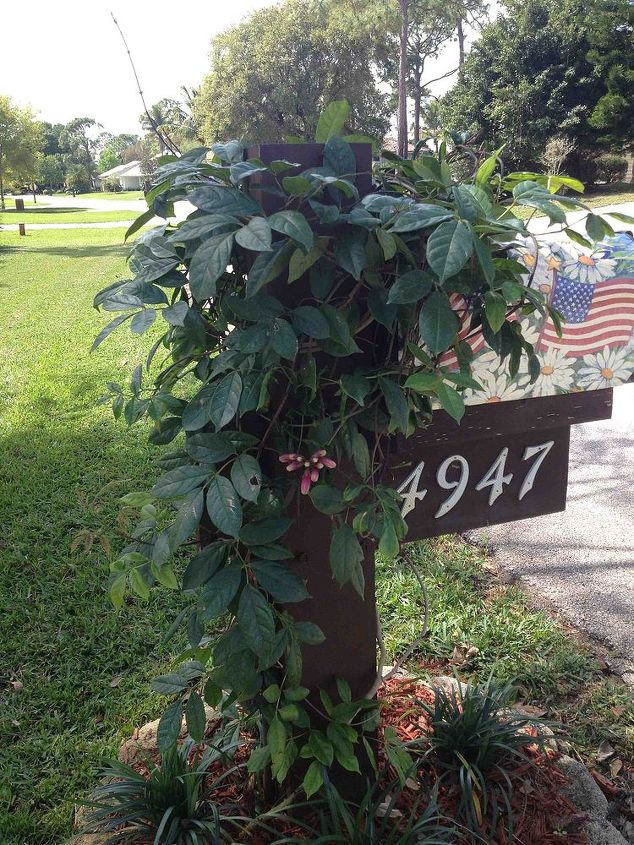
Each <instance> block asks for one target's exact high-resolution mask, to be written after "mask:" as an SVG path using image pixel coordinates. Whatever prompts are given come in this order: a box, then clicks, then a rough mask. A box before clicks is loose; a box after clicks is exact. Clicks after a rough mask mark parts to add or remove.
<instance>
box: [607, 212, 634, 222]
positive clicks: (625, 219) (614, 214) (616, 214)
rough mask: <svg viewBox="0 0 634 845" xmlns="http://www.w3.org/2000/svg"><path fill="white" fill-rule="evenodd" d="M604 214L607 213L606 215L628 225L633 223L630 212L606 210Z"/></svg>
mask: <svg viewBox="0 0 634 845" xmlns="http://www.w3.org/2000/svg"><path fill="white" fill-rule="evenodd" d="M604 214H607V215H608V217H614V218H616V219H617V220H619V221H620V222H621V223H627V224H628V225H631V224H632V223H634V217H632V215H631V214H622V213H621V212H620V211H606V212H604Z"/></svg>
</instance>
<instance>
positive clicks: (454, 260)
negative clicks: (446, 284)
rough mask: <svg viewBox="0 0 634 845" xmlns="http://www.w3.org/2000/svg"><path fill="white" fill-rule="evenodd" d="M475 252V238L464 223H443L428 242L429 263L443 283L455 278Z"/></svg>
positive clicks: (451, 221)
mask: <svg viewBox="0 0 634 845" xmlns="http://www.w3.org/2000/svg"><path fill="white" fill-rule="evenodd" d="M472 252H473V237H472V236H471V232H470V231H469V229H468V228H467V227H466V226H465V224H464V223H462V222H459V221H456V220H450V221H448V222H447V223H442V224H441V225H440V226H439V227H438V228H437V229H435V230H434V231H433V232H432V233H431V235H430V236H429V240H428V241H427V261H428V263H429V266H430V267H431V269H432V270H433V271H434V272H435V273H436V275H437V276H438V278H439V279H440V280H441V282H442V281H444V280H445V279H448V278H450V277H451V276H455V275H456V273H458V272H459V271H460V270H462V268H463V267H464V265H465V264H466V263H467V260H468V259H469V256H470V255H471V253H472Z"/></svg>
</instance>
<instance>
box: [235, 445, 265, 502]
mask: <svg viewBox="0 0 634 845" xmlns="http://www.w3.org/2000/svg"><path fill="white" fill-rule="evenodd" d="M231 481H232V482H233V486H234V487H235V488H236V490H237V491H238V493H239V495H240V496H242V498H243V499H245V500H246V501H247V502H256V501H257V498H258V496H259V495H260V489H261V486H262V470H261V469H260V464H259V463H258V462H257V461H256V459H255V458H254V457H252V456H251V455H247V454H246V453H243V454H242V455H238V457H237V458H236V459H235V461H234V462H233V463H232V464H231Z"/></svg>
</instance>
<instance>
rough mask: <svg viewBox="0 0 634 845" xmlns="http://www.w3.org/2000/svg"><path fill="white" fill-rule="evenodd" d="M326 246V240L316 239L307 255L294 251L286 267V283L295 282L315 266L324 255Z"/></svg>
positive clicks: (298, 250) (302, 251) (300, 250)
mask: <svg viewBox="0 0 634 845" xmlns="http://www.w3.org/2000/svg"><path fill="white" fill-rule="evenodd" d="M327 246H328V238H326V237H321V238H317V240H316V241H315V243H314V244H313V246H312V247H311V248H310V249H309V250H308V252H307V253H305V252H304V250H303V249H296V250H295V251H294V252H293V254H292V255H291V258H290V261H289V265H288V282H289V284H291V282H296V281H297V279H300V278H301V277H302V276H303V275H304V273H307V272H308V270H310V269H311V267H312V266H313V265H314V264H316V263H317V262H318V261H319V259H320V258H321V257H322V255H323V254H324V251H325V249H326V247H327Z"/></svg>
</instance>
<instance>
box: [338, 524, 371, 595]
mask: <svg viewBox="0 0 634 845" xmlns="http://www.w3.org/2000/svg"><path fill="white" fill-rule="evenodd" d="M362 561H363V549H362V548H361V544H360V543H359V540H358V539H357V535H356V534H355V532H354V531H353V530H352V528H351V527H350V526H349V525H347V524H346V523H344V524H343V525H341V526H339V527H338V528H335V529H334V530H333V532H332V535H331V540H330V567H331V569H332V573H333V575H334V576H335V578H336V579H337V581H338V582H339V583H340V584H346V583H347V582H348V581H350V582H351V583H352V586H353V587H354V588H355V590H356V591H357V592H358V593H359V595H360V596H361V597H363V594H364V590H365V578H364V575H363V567H362V566H361V563H362Z"/></svg>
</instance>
